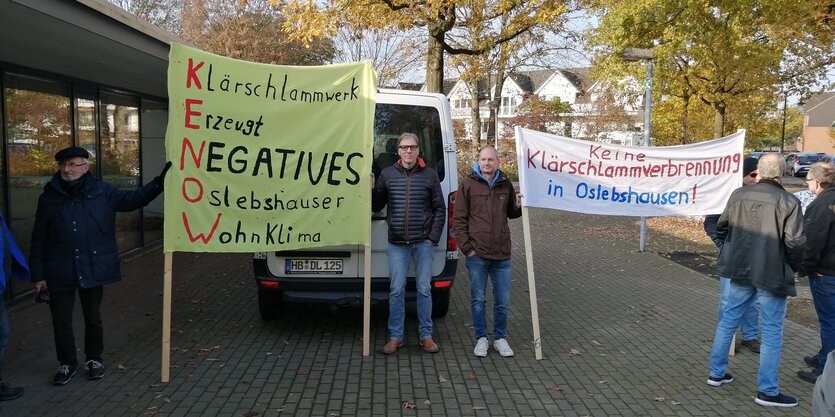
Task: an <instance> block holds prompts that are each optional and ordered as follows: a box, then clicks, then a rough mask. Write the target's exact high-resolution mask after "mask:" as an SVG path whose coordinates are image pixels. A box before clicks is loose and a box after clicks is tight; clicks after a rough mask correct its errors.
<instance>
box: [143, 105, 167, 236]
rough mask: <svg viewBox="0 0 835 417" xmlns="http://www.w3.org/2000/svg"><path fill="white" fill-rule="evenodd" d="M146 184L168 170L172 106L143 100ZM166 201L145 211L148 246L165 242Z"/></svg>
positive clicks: (155, 202)
mask: <svg viewBox="0 0 835 417" xmlns="http://www.w3.org/2000/svg"><path fill="white" fill-rule="evenodd" d="M140 123H141V131H142V149H141V151H142V182H143V183H144V184H147V183H148V182H149V181H151V180H152V179H154V177H156V176H157V175H159V173H160V171H162V168H163V166H165V129H166V127H167V126H168V102H167V101H154V100H147V99H143V100H142V117H141V118H140ZM163 207H164V205H163V198H162V196H159V197H157V198H156V199H154V201H152V202H151V203H150V204H148V205H147V206H145V208H143V209H142V227H143V231H144V233H145V235H144V241H145V244H147V243H148V242H153V241H155V240H159V239H162V223H163V217H162V213H163Z"/></svg>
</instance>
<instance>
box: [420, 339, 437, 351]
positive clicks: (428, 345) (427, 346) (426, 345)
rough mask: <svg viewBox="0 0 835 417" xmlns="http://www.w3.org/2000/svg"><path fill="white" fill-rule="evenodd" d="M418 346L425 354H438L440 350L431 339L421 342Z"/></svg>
mask: <svg viewBox="0 0 835 417" xmlns="http://www.w3.org/2000/svg"><path fill="white" fill-rule="evenodd" d="M420 346H421V347H423V350H424V351H426V353H438V352H439V351H440V350H441V349H439V348H438V344H437V343H435V342H433V341H432V338H431V337H427V338H426V339H423V340H421V341H420Z"/></svg>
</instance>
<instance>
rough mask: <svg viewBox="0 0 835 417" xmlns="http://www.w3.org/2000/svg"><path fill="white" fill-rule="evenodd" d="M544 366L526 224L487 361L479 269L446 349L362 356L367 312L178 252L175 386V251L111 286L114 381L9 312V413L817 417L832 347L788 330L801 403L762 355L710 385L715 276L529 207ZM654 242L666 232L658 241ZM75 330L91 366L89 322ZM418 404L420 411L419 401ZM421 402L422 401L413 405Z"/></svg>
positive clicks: (138, 262) (150, 255)
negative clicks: (817, 392)
mask: <svg viewBox="0 0 835 417" xmlns="http://www.w3.org/2000/svg"><path fill="white" fill-rule="evenodd" d="M530 216H531V217H530V218H531V229H532V232H531V239H532V247H533V259H534V265H535V272H536V283H537V292H538V307H539V315H540V324H541V336H542V349H543V353H544V358H543V359H542V360H539V361H538V360H536V358H535V355H534V350H533V346H532V343H531V340H532V338H533V336H532V335H533V332H532V327H531V317H530V304H529V293H528V290H527V274H526V264H525V258H524V254H525V251H524V240H523V236H522V221H521V220H514V221H512V222H511V224H512V229H513V232H512V233H513V235H512V238H513V251H514V253H513V290H512V291H513V293H512V300H511V316H510V320H509V326H508V327H509V329H508V331H509V338H508V340H509V341H510V343H511V346H512V347H513V348H514V350H515V352H516V356H515V357H513V358H502V357H500V356H499V355H498V353H497V352H496V351H495V350H492V348H491V351H490V353H489V355H488V356H487V357H486V358H483V359H479V358H476V357H474V356H473V355H472V348H473V343H474V341H473V339H472V327H471V324H470V323H471V321H470V313H469V284H468V282H467V278H466V272H465V268H464V265H463V262H461V263H459V274H458V276H459V278H458V280H457V281H456V283H455V285H454V287H453V294H452V300H451V305H450V311H449V315H448V316H447V317H445V318H443V319H437V320H436V322H435V335H436V341H437V342H438V343H439V344H440V347H441V352H440V353H439V354H436V355H429V354H426V353H423V352H422V351H421V350H420V349H419V347H418V346H417V320H416V317H415V316H414V314H411V315H409V316H407V326H406V329H407V340H406V342H407V345H406V347H405V348H403V349H402V350H401V351H400V352H399V353H397V354H395V355H391V356H383V355H380V354H378V353H372V354H371V356H369V357H363V356H362V310H361V308H335V307H329V306H322V305H298V306H293V307H291V308H289V309H288V311H287V317H285V318H283V319H281V320H277V321H262V320H261V319H260V316H259V314H258V307H257V302H256V289H255V285H254V279H253V277H252V266H251V258H250V255H249V254H188V253H178V254H176V255H175V258H174V259H175V260H174V291H173V296H174V308H173V318H172V341H171V343H172V350H173V352H172V356H171V360H172V368H171V380H170V382H169V383H167V384H162V383H161V382H160V356H161V353H160V352H161V316H162V270H163V256H162V254H161V253H160V250H159V249H156V250H152V251H148V252H146V253H145V254H142V255H138V256H133V257H131V258H129V259H127V260H126V261H125V262H124V263H123V272H124V280H123V282H121V283H119V284H114V285H111V286H108V287H106V289H105V301H104V305H103V307H102V308H103V311H104V316H105V346H106V350H105V357H104V360H105V365H106V366H107V377H106V378H105V379H104V380H101V381H89V380H87V378H86V375H85V374H84V373H83V372H79V374H78V375H77V376H76V377H75V379H74V380H73V381H72V382H71V383H70V384H68V385H66V386H63V387H54V386H52V385H51V384H50V381H51V378H52V375H53V374H54V372H55V369H56V366H57V363H56V362H55V359H54V358H55V354H54V347H53V343H52V337H51V331H50V321H49V313H48V309H47V308H46V306H44V305H37V304H34V303H32V302H31V301H29V300H25V301H23V302H20V303H17V304H15V305H13V306H11V307H10V309H9V316H10V320H11V326H12V341H11V344H10V346H9V348H8V350H7V354H6V363H5V365H4V367H3V376H4V379H5V380H7V381H9V382H11V383H13V384H15V385H22V386H24V387H25V388H26V394H25V395H24V397H22V398H21V399H18V400H14V401H9V402H3V403H0V415H2V416H7V415H8V416H53V415H54V416H58V415H60V416H240V417H253V416H284V415H295V416H794V415H810V414H811V411H810V410H811V405H810V403H811V391H812V385H811V384H808V383H806V382H803V381H801V380H799V379H798V378H797V377H796V376H795V372H796V371H797V370H798V369H801V368H802V366H803V363H802V356H803V355H804V354H808V353H811V352H814V351H816V350H817V349H818V347H819V341H818V336H817V333H816V332H815V331H812V330H810V329H808V328H805V327H802V326H800V325H797V324H795V323H793V322H786V326H785V335H784V338H785V343H784V346H783V365H782V367H781V371H780V383H781V391H782V392H784V393H786V394H789V395H793V396H796V397H797V398H798V399H799V400H800V405H799V406H798V407H796V408H794V409H773V408H766V407H761V406H759V405H756V404H755V403H754V397H755V396H756V392H757V387H756V369H757V363H758V357H757V356H756V355H754V354H751V353H749V352H747V351H742V352H739V353H738V354H737V355H736V356H734V357H732V358H731V364H730V367H729V372H731V373H732V374H733V375H734V377H735V381H734V382H733V383H732V384H729V385H724V386H722V387H720V388H714V387H711V386H708V385H707V384H706V383H705V381H706V379H707V372H708V369H707V361H708V354H709V350H710V344H711V340H712V338H713V332H714V330H715V324H716V319H715V317H716V304H717V297H718V293H719V285H718V283H717V282H716V280H715V279H713V278H710V277H707V276H705V275H702V274H699V273H697V272H694V271H692V270H690V269H688V268H685V267H683V266H680V265H678V264H675V263H672V262H671V261H668V260H667V259H665V258H663V257H660V256H658V255H655V254H652V253H639V252H638V251H637V246H638V243H637V241H638V231H637V230H636V231H635V234H634V236H629V237H624V236H623V235H622V234H614V233H611V230H613V229H612V228H611V227H610V226H611V225H613V224H615V223H617V222H622V221H624V219H622V218H611V217H598V216H584V215H578V214H572V213H564V212H556V211H544V210H535V209H534V210H530ZM649 239H650V241H651V239H652V235H650V236H649ZM80 316H81V312H80V308H79V307H77V308H76V326H75V328H76V340H77V341H78V343H79V359H80V360H81V359H83V336H82V333H83V331H82V329H83V325H82V323H81V321H80ZM386 319H387V309H386V308H385V305H378V306H375V307H374V308H373V310H372V329H371V337H372V340H371V342H372V343H371V344H372V349H375V350H376V349H377V348H379V347H380V346H382V344H383V343H384V342H385V341H386ZM405 402H408V403H407V406H404V403H405ZM412 404H413V407H412V406H411V405H412Z"/></svg>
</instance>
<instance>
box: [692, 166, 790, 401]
mask: <svg viewBox="0 0 835 417" xmlns="http://www.w3.org/2000/svg"><path fill="white" fill-rule="evenodd" d="M785 168H786V161H785V160H784V159H783V158H782V156H780V155H779V154H776V153H769V154H766V155H764V156H763V157H761V158H760V160H759V162H758V163H757V169H758V170H759V175H760V180H759V181H758V182H757V183H756V184H754V185H749V186H747V187H741V188H738V189H736V190H735V191H734V192H733V193H732V194H731V197H730V198H729V199H728V204H727V205H726V206H725V211H724V212H722V215H721V216H720V217H719V222H718V223H717V224H716V234H717V236H718V237H719V238H720V239H722V240H723V241H724V242H725V243H724V244H723V245H722V251H721V252H720V253H719V261H718V267H717V272H718V273H719V276H722V277H727V278H730V279H731V286H730V287H731V288H730V290H729V293H728V300H727V306H726V308H725V311H724V312H722V318H721V320H720V321H719V323H718V325H717V326H716V333H715V334H714V337H713V348H712V349H711V353H710V373H709V376H708V380H707V383H708V384H709V385H712V386H715V387H719V386H722V385H724V384H728V383H731V382H733V381H734V378H733V377H732V376H731V374H729V373H727V372H726V370H727V368H728V351H729V349H730V346H731V340H732V339H733V335H734V333H736V329H737V327H739V322H740V321H741V320H742V315H743V314H744V313H745V311H747V310H748V307H749V306H750V305H751V304H752V303H753V302H754V301H755V300H756V301H758V302H759V304H760V320H761V322H762V346H761V348H760V368H759V372H758V374H757V387H758V389H759V392H758V393H757V397H756V398H755V399H754V402H756V403H757V404H759V405H763V406H767V407H794V406H796V405H797V400H796V399H795V398H793V397H790V396H788V395H785V394H783V393H781V392H780V387H779V383H778V378H777V375H778V372H779V368H780V358H781V354H782V348H783V320H784V319H785V318H786V303H787V298H788V296H796V295H797V290H796V289H795V287H794V274H795V272H796V271H798V270H799V269H800V263H801V259H802V257H803V250H804V247H805V245H806V236H805V235H804V233H803V214H802V213H801V209H800V201H799V200H798V199H797V197H795V196H794V195H793V194H792V193H790V192H788V191H786V190H785V189H784V188H783V186H782V185H781V184H780V180H781V179H782V177H783V172H785Z"/></svg>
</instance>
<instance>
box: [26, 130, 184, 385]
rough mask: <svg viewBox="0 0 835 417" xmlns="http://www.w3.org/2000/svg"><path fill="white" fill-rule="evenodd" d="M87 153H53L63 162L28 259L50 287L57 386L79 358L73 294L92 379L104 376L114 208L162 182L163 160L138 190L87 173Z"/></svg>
mask: <svg viewBox="0 0 835 417" xmlns="http://www.w3.org/2000/svg"><path fill="white" fill-rule="evenodd" d="M89 158H90V154H89V153H88V152H87V150H86V149H84V148H79V147H70V148H66V149H62V150H61V151H59V152H58V153H56V154H55V160H56V161H58V165H59V166H60V169H59V170H58V172H56V173H55V175H54V176H53V177H52V180H50V181H49V182H48V183H47V184H46V186H45V187H44V191H43V193H42V194H41V196H40V197H39V198H38V209H37V211H36V212H35V226H34V228H33V230H32V242H31V247H30V255H29V266H30V268H31V271H32V280H33V281H35V287H36V288H37V289H38V291H39V292H40V291H47V290H48V291H49V310H50V313H51V314H52V330H53V333H54V336H55V350H56V353H57V356H58V363H59V366H58V372H57V373H56V374H55V376H54V378H53V379H52V383H53V384H55V385H66V384H67V383H69V382H70V380H72V377H73V376H75V372H76V368H77V367H78V359H77V358H76V352H75V336H74V335H73V329H72V322H73V318H72V316H73V314H72V311H73V305H74V304H75V294H76V292H77V293H78V298H79V300H80V301H81V310H82V312H83V313H84V353H85V355H86V362H85V365H86V368H87V371H88V376H89V378H90V379H91V380H98V379H102V378H104V375H105V370H104V364H103V363H102V357H101V356H102V352H103V351H104V327H103V324H102V317H101V302H102V298H103V296H104V288H103V286H104V285H105V284H110V283H113V282H116V281H119V280H120V279H121V278H122V276H121V275H122V274H121V271H120V268H119V250H118V248H117V246H116V212H118V211H133V210H136V209H138V208H140V207H143V206H145V205H147V204H148V203H150V202H151V201H152V200H153V199H154V198H156V197H157V196H158V195H159V194H160V193H161V192H162V187H163V181H162V180H163V177H164V176H165V173H166V172H167V171H168V168H169V167H170V166H171V163H170V162H169V163H167V164H166V165H165V168H164V169H163V170H162V174H160V176H159V177H156V178H154V180H153V181H151V182H150V183H148V184H147V185H145V186H143V187H140V188H137V189H135V190H121V189H118V188H116V187H113V186H111V185H110V184H108V183H105V182H100V181H99V180H98V179H96V177H94V176H93V175H92V174H90V172H89V170H90V165H89V161H88V159H89Z"/></svg>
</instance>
